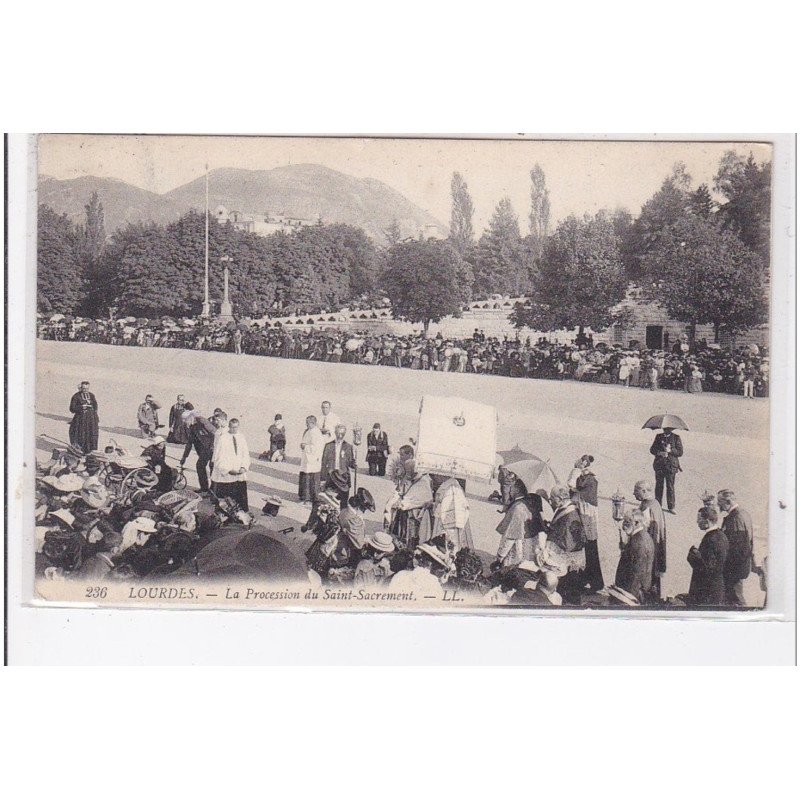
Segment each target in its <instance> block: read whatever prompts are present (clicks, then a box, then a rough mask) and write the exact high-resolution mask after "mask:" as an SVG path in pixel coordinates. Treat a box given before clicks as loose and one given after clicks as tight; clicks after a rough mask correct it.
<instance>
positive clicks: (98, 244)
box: [82, 192, 106, 265]
mask: <svg viewBox="0 0 800 800" xmlns="http://www.w3.org/2000/svg"><path fill="white" fill-rule="evenodd" d="M84 208H85V209H86V223H85V225H84V226H83V229H82V233H83V243H82V249H83V256H84V259H85V261H86V264H87V265H89V264H92V263H93V262H94V261H96V260H97V259H98V258H99V257H100V254H101V253H102V252H103V248H104V247H105V244H106V227H105V214H104V213H103V204H102V203H101V202H100V197H99V196H98V194H97V192H92V196H91V199H90V200H89V202H88V204H87V205H85V206H84Z"/></svg>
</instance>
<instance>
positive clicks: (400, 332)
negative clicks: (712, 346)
mask: <svg viewBox="0 0 800 800" xmlns="http://www.w3.org/2000/svg"><path fill="white" fill-rule="evenodd" d="M522 299H523V298H516V297H513V298H510V297H495V298H492V299H491V300H480V301H475V302H472V303H470V304H469V306H468V308H465V310H464V311H463V312H462V315H461V316H460V317H445V318H444V319H443V320H442V321H441V322H438V323H431V325H430V328H429V334H430V335H431V336H436V334H437V333H441V334H442V336H443V337H444V338H446V339H449V338H468V337H469V336H471V335H472V333H473V332H474V330H475V328H478V329H479V330H482V331H483V332H484V333H485V334H486V335H487V336H493V337H497V338H499V339H502V338H503V337H509V338H512V339H513V338H515V337H516V336H517V335H519V336H520V338H521V339H525V338H527V337H528V336H530V337H531V338H532V339H538V338H539V337H541V336H545V337H546V338H547V339H548V340H550V341H559V342H569V341H571V340H572V339H573V338H574V335H575V332H574V331H558V332H555V333H545V334H543V333H540V332H538V331H534V330H531V329H530V328H521V329H517V328H515V327H514V326H513V325H512V324H511V321H510V320H509V318H508V317H509V314H510V313H511V311H512V310H513V308H514V305H515V304H516V303H517V302H520V301H521V300H522ZM621 307H624V308H629V309H631V311H632V312H633V319H634V321H633V324H632V325H630V326H629V327H627V328H624V329H621V328H616V327H615V328H610V329H609V330H607V331H603V332H601V333H595V334H594V339H595V341H598V342H609V343H613V344H621V345H624V346H626V347H627V346H633V345H632V343H634V342H638V345H639V346H641V347H644V346H645V344H646V341H647V328H648V326H657V327H660V328H661V329H662V330H661V335H662V342H664V341H665V340H666V341H667V342H668V344H670V345H671V344H672V343H674V342H675V340H676V339H677V338H678V337H680V336H681V335H682V334H684V333H688V330H689V326H688V325H686V324H684V323H682V322H676V321H675V320H672V319H670V318H669V317H668V316H667V313H666V312H665V311H664V310H663V309H662V308H660V307H659V306H657V305H654V304H651V303H642V302H641V301H639V300H637V299H636V297H635V295H631V296H629V297H628V299H627V300H625V302H624V303H622V304H621ZM263 321H264V322H268V323H269V325H270V326H274V325H275V323H276V322H280V323H281V326H282V327H285V328H287V329H288V330H313V329H316V330H322V329H324V328H334V329H336V330H344V331H351V332H353V333H355V332H356V331H369V332H371V333H375V334H380V333H392V334H394V335H396V336H405V335H408V334H411V333H420V332H421V331H422V325H414V324H412V323H410V322H402V321H400V320H396V319H394V318H393V317H392V312H391V310H390V309H388V308H374V309H364V310H362V309H359V310H350V309H343V310H342V311H339V312H335V313H332V314H313V315H308V316H288V317H275V318H272V319H269V320H266V319H265V320H263ZM653 333H655V332H653ZM697 338H698V339H706V340H707V341H708V342H709V343H712V342H713V341H714V329H713V327H712V326H711V325H699V326H698V327H697ZM720 344H721V345H723V346H729V345H730V344H731V342H730V338H729V337H726V336H724V335H723V336H721V337H720ZM735 344H736V345H744V344H757V345H759V346H762V345H764V344H769V328H768V326H766V325H765V326H763V327H761V328H754V329H752V330H750V331H748V332H747V333H745V334H742V335H741V336H738V337H737V338H736V342H735Z"/></svg>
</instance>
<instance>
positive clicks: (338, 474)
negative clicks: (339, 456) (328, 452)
mask: <svg viewBox="0 0 800 800" xmlns="http://www.w3.org/2000/svg"><path fill="white" fill-rule="evenodd" d="M328 486H330V487H331V488H332V489H335V490H336V491H337V492H346V491H347V490H348V489H349V488H350V477H349V475H348V474H347V473H346V472H342V471H341V470H340V469H335V470H333V472H331V473H330V475H328Z"/></svg>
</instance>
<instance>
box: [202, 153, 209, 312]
mask: <svg viewBox="0 0 800 800" xmlns="http://www.w3.org/2000/svg"><path fill="white" fill-rule="evenodd" d="M202 316H204V317H210V316H211V304H210V303H209V300H208V164H206V271H205V293H204V295H203V312H202Z"/></svg>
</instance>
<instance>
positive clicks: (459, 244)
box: [450, 172, 475, 256]
mask: <svg viewBox="0 0 800 800" xmlns="http://www.w3.org/2000/svg"><path fill="white" fill-rule="evenodd" d="M450 194H451V196H452V199H453V205H452V210H451V212H450V240H451V241H452V243H453V246H454V247H455V248H456V250H458V252H459V253H461V255H462V256H463V255H464V254H465V253H466V252H467V251H468V250H469V249H470V247H472V245H473V243H474V238H475V234H474V232H473V230H472V215H473V212H474V210H475V208H474V206H473V204H472V198H471V197H470V196H469V189H468V188H467V184H466V182H465V181H464V178H462V177H461V173H459V172H454V173H453V178H452V180H451V181H450Z"/></svg>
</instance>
